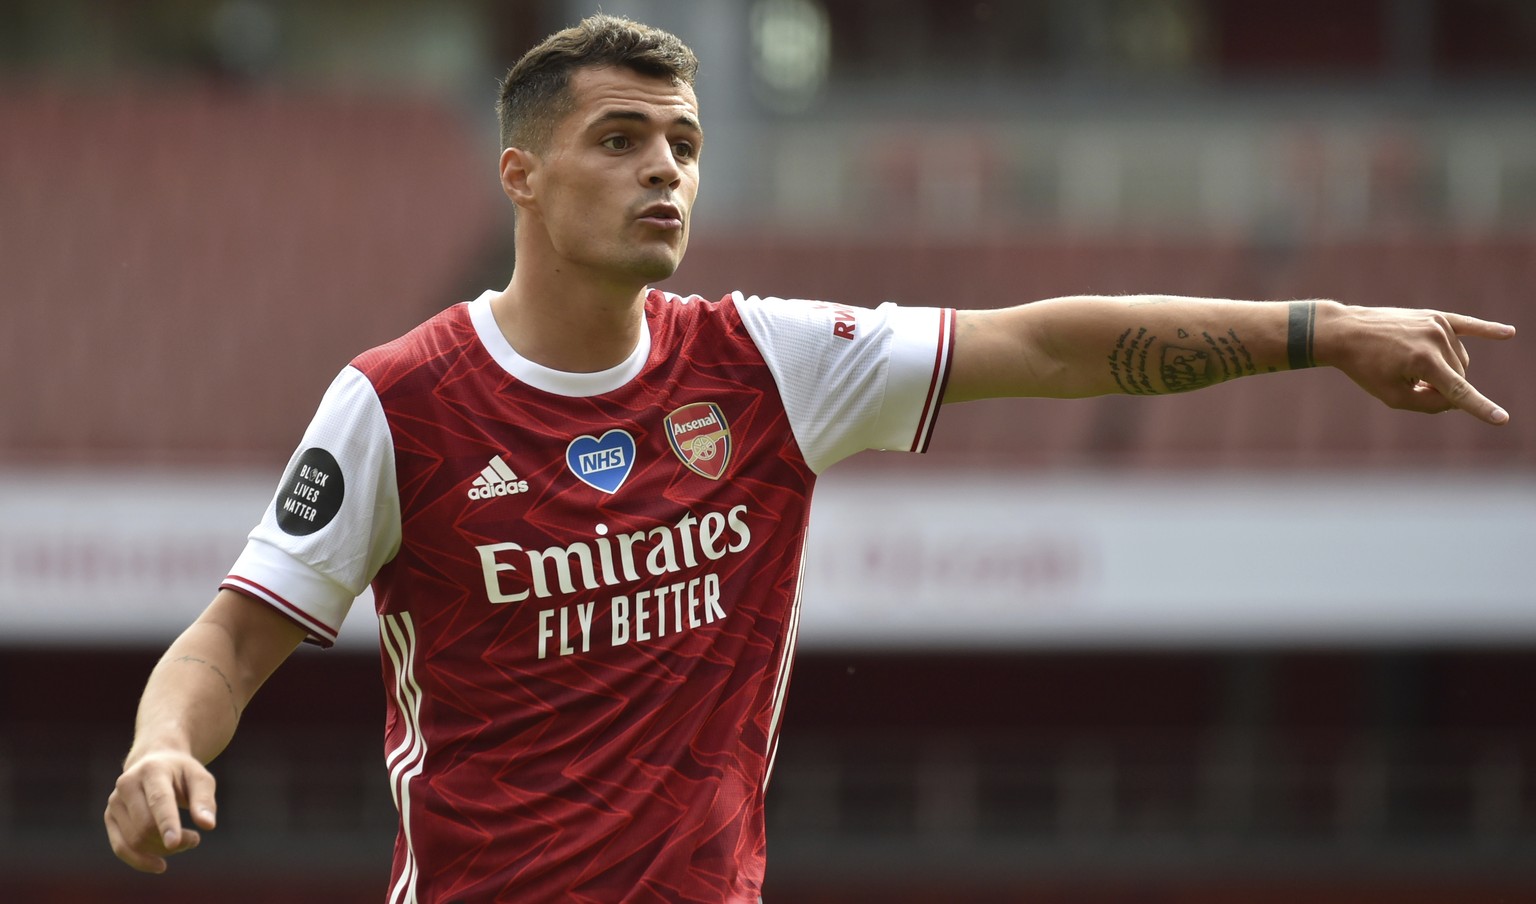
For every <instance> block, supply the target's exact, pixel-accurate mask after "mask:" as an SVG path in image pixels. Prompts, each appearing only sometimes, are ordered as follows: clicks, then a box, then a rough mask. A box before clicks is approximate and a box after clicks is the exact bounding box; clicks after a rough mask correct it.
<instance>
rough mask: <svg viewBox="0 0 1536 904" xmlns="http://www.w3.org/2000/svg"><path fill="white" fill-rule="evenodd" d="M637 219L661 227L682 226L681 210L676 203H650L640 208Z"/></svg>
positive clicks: (679, 227) (678, 227)
mask: <svg viewBox="0 0 1536 904" xmlns="http://www.w3.org/2000/svg"><path fill="white" fill-rule="evenodd" d="M637 219H639V220H640V221H641V222H644V223H649V224H651V225H653V226H657V227H660V228H662V229H681V228H683V212H682V210H681V209H679V208H678V206H677V205H676V204H667V203H665V202H663V203H660V204H652V205H650V206H649V207H646V208H644V209H643V210H641V211H640V216H639V217H637Z"/></svg>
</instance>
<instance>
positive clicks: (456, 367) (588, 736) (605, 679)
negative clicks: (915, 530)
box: [224, 291, 954, 904]
mask: <svg viewBox="0 0 1536 904" xmlns="http://www.w3.org/2000/svg"><path fill="white" fill-rule="evenodd" d="M645 317H646V327H647V328H646V329H645V330H644V331H643V338H642V341H641V342H640V344H639V346H638V347H637V348H636V349H635V352H634V354H632V355H631V356H630V358H629V359H628V360H626V361H625V362H624V363H623V364H621V365H619V366H618V367H616V368H614V369H612V370H609V371H604V372H602V373H598V374H564V373H560V372H556V371H552V370H549V369H547V368H543V367H540V366H539V365H537V364H535V363H533V362H531V361H528V360H527V359H524V358H522V357H521V356H519V355H518V354H517V352H516V351H515V350H514V349H513V347H512V346H511V345H510V344H509V343H508V342H507V341H506V339H505V337H504V336H503V335H502V334H501V332H500V330H499V329H498V327H497V326H496V323H495V320H494V317H493V316H492V314H491V311H490V305H489V296H488V295H487V296H482V297H481V298H480V299H478V300H477V301H474V302H470V303H466V304H461V305H456V306H454V307H452V308H450V309H448V310H447V311H444V312H443V313H441V314H439V315H438V316H436V317H434V318H433V319H431V320H430V321H428V322H427V323H425V324H423V325H422V326H421V327H418V328H417V329H416V330H414V331H412V332H411V333H409V334H407V335H406V336H404V337H402V338H401V339H399V340H396V341H395V342H392V343H390V344H388V345H385V346H382V347H380V348H377V349H374V350H373V351H370V352H367V353H365V354H363V355H361V356H359V357H358V358H357V359H356V360H355V361H354V362H353V364H352V366H351V367H349V368H348V369H347V370H345V371H344V372H343V373H342V375H341V376H339V377H338V378H337V380H336V382H335V383H333V384H332V386H331V389H330V390H329V391H328V392H327V394H326V397H325V399H324V400H323V401H322V403H321V406H320V411H319V412H318V413H317V415H316V417H315V420H314V421H313V422H312V423H311V426H310V428H309V430H308V432H307V433H306V435H305V438H304V441H303V443H302V444H301V447H300V449H299V451H298V452H296V453H295V455H294V458H293V460H292V461H291V462H290V466H289V471H288V474H287V476H286V477H285V478H284V481H283V484H282V485H280V487H279V489H278V493H277V496H276V498H275V500H274V504H273V506H272V507H271V509H270V510H269V511H268V512H267V513H266V515H265V516H264V518H263V520H262V523H261V524H260V525H259V526H258V527H257V528H256V530H255V531H253V532H252V534H251V539H250V542H249V543H248V545H247V547H246V550H245V552H243V553H242V555H241V557H240V559H239V561H237V562H236V564H235V567H234V568H233V570H232V572H231V574H230V576H229V577H228V578H227V579H226V581H225V584H224V586H226V587H231V588H233V589H236V590H240V591H242V592H245V593H248V594H251V595H253V596H256V597H258V598H260V599H262V600H264V601H266V602H268V603H269V604H271V605H273V606H275V607H277V608H278V609H279V610H281V611H283V612H285V613H286V614H288V615H289V616H290V617H292V618H294V619H295V620H297V621H298V622H300V623H301V624H303V625H304V626H305V627H306V628H307V629H308V630H309V632H310V635H311V639H313V640H315V641H317V642H320V643H329V642H331V641H332V640H334V638H335V632H336V628H337V627H338V626H339V624H340V622H341V619H342V617H343V616H344V615H345V613H346V610H347V606H348V605H349V604H350V602H351V599H352V598H353V597H355V596H356V595H357V594H358V593H359V592H361V590H362V589H363V587H364V586H365V585H366V584H367V583H369V582H371V583H372V585H373V588H374V595H375V599H376V603H377V607H378V613H379V619H380V637H381V640H382V657H381V658H382V662H383V672H384V680H385V685H386V690H387V695H388V718H387V729H386V735H387V736H386V746H385V757H386V765H387V767H388V769H389V774H390V780H391V783H392V788H393V791H394V795H395V801H396V804H397V806H398V807H399V811H400V831H399V835H398V838H397V842H396V848H395V860H394V875H393V877H392V879H391V884H390V900H391V902H405V901H422V902H426V901H430V902H456V901H464V902H479V901H492V900H495V901H516V902H536V901H561V902H594V904H596V902H602V904H612V902H617V901H667V902H693V901H697V902H710V904H718V902H722V901H727V902H756V901H757V900H758V896H759V893H760V889H761V884H762V878H763V872H764V865H765V847H766V845H765V839H764V832H763V802H764V794H765V791H766V787H767V782H768V775H769V773H770V771H771V768H772V760H773V755H774V751H775V747H776V743H777V737H778V731H779V721H780V716H781V714H782V712H783V705H784V698H785V693H786V690H787V687H788V683H789V676H790V663H791V658H792V655H793V651H794V647H795V632H796V627H797V624H798V611H799V608H798V607H799V601H800V581H801V571H802V569H801V562H802V558H803V553H804V545H805V536H806V525H807V517H808V508H809V504H810V498H811V490H812V487H813V485H814V483H815V479H816V475H817V474H818V473H819V472H820V471H822V470H824V469H825V468H826V467H827V466H829V465H830V464H832V463H833V462H834V461H836V460H838V459H840V458H842V457H845V456H846V455H848V454H851V453H852V452H854V451H858V450H859V449H865V448H894V449H908V450H921V449H923V448H924V447H925V446H926V444H927V440H928V436H929V433H930V431H931V429H932V425H933V421H934V417H935V415H936V411H937V407H938V405H939V402H940V399H941V396H942V392H943V383H944V379H945V376H946V374H947V371H948V361H949V352H950V348H951V344H952V334H953V317H954V314H953V311H949V310H940V309H933V308H900V307H896V306H894V305H883V306H881V307H880V308H878V309H875V310H867V309H859V308H847V307H842V306H837V305H826V304H819V303H813V302H795V301H784V300H779V299H759V298H755V297H753V298H747V297H743V296H741V295H739V294H737V295H732V296H730V297H727V298H725V299H723V300H721V301H719V302H706V301H704V300H702V299H698V298H689V299H685V298H680V297H678V296H674V295H668V294H665V293H662V292H659V291H652V292H651V293H649V295H648V298H647V302H646V307H645Z"/></svg>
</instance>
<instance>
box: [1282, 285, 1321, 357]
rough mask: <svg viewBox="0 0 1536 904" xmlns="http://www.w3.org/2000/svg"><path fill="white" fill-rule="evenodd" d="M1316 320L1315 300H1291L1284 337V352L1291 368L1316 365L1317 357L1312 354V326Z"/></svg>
mask: <svg viewBox="0 0 1536 904" xmlns="http://www.w3.org/2000/svg"><path fill="white" fill-rule="evenodd" d="M1316 320H1317V302H1315V301H1293V302H1291V317H1290V328H1289V330H1287V332H1286V338H1285V352H1286V357H1287V358H1288V359H1289V360H1290V365H1291V370H1301V369H1302V368H1304V367H1316V366H1317V359H1316V358H1314V357H1313V356H1312V327H1313V324H1314V323H1315V322H1316Z"/></svg>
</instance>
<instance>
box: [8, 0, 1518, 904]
mask: <svg viewBox="0 0 1536 904" xmlns="http://www.w3.org/2000/svg"><path fill="white" fill-rule="evenodd" d="M602 6H603V9H604V10H605V11H607V12H612V13H619V14H625V15H630V16H633V17H635V18H639V19H642V20H646V21H649V22H652V23H654V24H657V25H660V26H662V27H665V28H668V29H671V30H673V31H675V32H677V33H678V34H680V35H681V36H682V37H683V38H684V39H685V40H687V41H688V42H689V43H690V44H691V45H692V46H693V47H694V48H695V49H696V50H697V51H698V53H699V55H700V57H701V58H702V59H703V63H704V74H703V82H702V84H701V86H700V90H699V95H700V98H701V102H702V105H703V111H704V116H705V121H706V123H707V127H708V130H709V149H708V153H706V154H705V155H704V166H705V183H704V184H705V188H704V193H703V195H702V198H701V203H700V205H699V208H698V211H697V219H696V226H695V232H694V240H693V247H692V248H691V250H690V253H689V258H688V260H687V262H686V263H685V264H684V266H683V268H682V270H681V271H680V272H679V273H678V275H677V276H676V277H675V278H674V279H673V280H671V281H670V282H669V284H668V287H669V288H675V289H677V290H680V291H685V292H698V293H700V294H705V295H718V294H723V293H724V292H726V291H729V290H731V289H735V288H740V289H743V290H746V291H748V292H756V293H762V294H778V295H799V296H808V297H823V298H829V299H833V300H837V301H843V302H849V303H854V304H864V305H870V304H875V303H878V302H879V301H882V300H885V299H895V300H900V301H904V302H907V303H933V304H945V305H956V306H961V307H975V306H992V305H997V304H1003V303H1010V302H1014V301H1020V300H1027V299H1033V298H1040V297H1048V296H1052V295H1059V294H1072V293H1087V292H1094V293H1117V292H1139V291H1159V292H1171V293H1185V294H1214V295H1229V296H1237V297H1272V298H1295V297H1317V296H1321V297H1336V298H1340V299H1343V300H1346V301H1353V302H1363V303H1369V304H1407V305H1439V306H1446V307H1450V308H1453V309H1457V310H1462V311H1466V312H1468V313H1473V314H1478V315H1483V316H1487V317H1493V318H1500V319H1507V320H1510V321H1514V322H1516V323H1518V324H1520V325H1521V326H1522V327H1524V328H1525V330H1526V333H1527V335H1526V336H1525V337H1523V338H1522V339H1520V340H1519V341H1518V342H1517V343H1515V344H1511V345H1505V346H1500V347H1493V346H1490V345H1478V346H1476V347H1474V348H1473V349H1472V351H1473V355H1474V358H1475V363H1474V376H1475V378H1476V380H1477V382H1478V384H1479V385H1480V386H1481V387H1482V388H1483V389H1484V391H1485V392H1486V393H1487V394H1489V395H1490V396H1492V397H1493V398H1495V399H1496V400H1498V401H1500V402H1501V403H1503V404H1504V405H1505V406H1506V407H1507V408H1509V410H1510V411H1511V412H1512V413H1513V415H1514V421H1513V423H1511V424H1510V425H1509V426H1508V427H1506V428H1504V429H1491V428H1486V427H1483V426H1481V425H1478V424H1476V423H1474V422H1473V421H1472V420H1471V419H1470V418H1466V417H1461V416H1453V415H1444V416H1440V417H1434V418H1429V417H1421V416H1415V415H1408V414H1402V413H1397V412H1392V411H1388V410H1386V409H1384V408H1382V407H1380V406H1378V405H1376V404H1375V403H1374V402H1372V401H1371V400H1369V399H1367V398H1365V397H1364V396H1363V395H1361V394H1359V393H1357V392H1356V391H1355V390H1354V389H1353V388H1352V387H1350V386H1349V385H1348V383H1347V381H1346V380H1344V379H1343V378H1342V377H1339V376H1338V375H1337V374H1335V373H1330V372H1308V373H1304V374H1293V375H1288V376H1286V377H1283V378H1273V377H1261V378H1256V379H1254V380H1250V381H1245V382H1243V383H1242V384H1240V385H1237V386H1224V387H1218V388H1215V389H1212V390H1209V391H1206V392H1202V393H1199V394H1196V395H1193V396H1187V397H1176V398H1166V399H1153V400H1147V399H1135V400H1132V399H1123V398H1105V399H1096V400H1087V401H1078V402H1049V401H1031V402H1018V403H995V402H994V403H975V404H972V405H967V406H959V407H955V408H951V409H948V410H946V412H945V413H944V415H943V417H942V418H941V424H940V432H939V437H938V439H937V440H936V441H935V445H934V449H933V451H932V452H931V453H930V454H929V455H928V456H927V457H926V459H918V458H915V457H910V456H864V457H863V458H861V459H857V460H855V461H853V462H849V463H846V464H844V465H841V466H839V467H838V468H837V469H836V470H835V471H833V472H832V474H831V475H829V476H828V478H827V479H826V480H825V481H824V482H823V487H824V489H823V491H822V496H821V499H820V500H819V502H820V505H821V507H820V508H819V509H818V517H817V519H816V526H815V530H816V531H817V542H816V544H815V548H814V551H813V554H812V561H811V567H812V570H813V578H812V584H811V585H810V589H809V591H808V599H807V603H806V615H805V623H804V626H803V630H802V632H801V636H802V638H803V640H802V652H801V655H800V659H799V664H798V666H797V670H796V674H795V679H794V689H793V693H792V694H791V695H790V704H789V710H788V714H787V726H786V730H785V738H784V741H783V745H782V748H781V752H780V756H779V760H778V764H777V766H776V769H775V775H774V784H773V789H772V795H773V796H772V805H771V809H770V811H769V822H770V835H769V839H770V841H769V843H770V857H769V879H768V886H767V897H768V900H769V901H772V902H789V904H796V902H813V904H814V902H875V901H879V902H884V904H919V902H924V904H926V902H1012V901H1042V902H1067V904H1111V902H1113V904H1119V902H1138V904H1152V902H1156V904H1173V902H1179V904H1184V902H1188V904H1196V902H1224V904H1225V902H1280V901H1285V902H1291V901H1301V900H1304V901H1308V902H1323V904H1326V902H1346V901H1347V902H1362V901H1373V902H1374V901H1391V902H1396V904H1420V902H1464V901H1481V902H1498V901H1502V902H1519V901H1533V900H1536V724H1533V713H1536V591H1533V590H1532V582H1531V577H1530V573H1531V556H1532V553H1533V552H1536V379H1533V372H1536V366H1533V365H1536V350H1533V349H1536V346H1533V344H1532V343H1533V339H1536V336H1533V335H1531V333H1532V331H1533V330H1536V322H1532V321H1531V318H1530V317H1529V316H1528V315H1527V311H1528V310H1529V309H1530V298H1531V293H1532V286H1533V285H1536V3H1532V2H1528V0H1292V2H1289V3H1284V4H1272V3H1251V2H1243V0H1013V2H1009V0H992V2H960V0H878V2H876V0H715V2H697V3H693V2H683V0H607V2H605V3H603V4H602ZM592 11H593V6H592V5H591V4H590V3H586V2H544V3H535V2H511V0H508V2H490V0H441V2H434V3H430V4H429V3H412V2H401V0H377V2H373V0H370V2H363V0H350V2H326V3H305V2H300V0H4V2H0V136H3V137H0V294H3V300H0V399H3V408H0V898H3V899H4V900H6V901H15V902H27V904H31V902H47V904H76V902H98V901H114V902H139V901H145V902H148V901H156V902H161V904H171V902H180V901H187V902H191V901H204V900H219V901H224V902H230V904H244V902H258V901H260V902H267V901H274V900H282V901H287V902H293V904H305V902H353V901H356V902H374V901H378V900H381V899H382V892H383V887H384V881H385V878H386V876H387V863H388V856H389V849H390V845H391V841H392V833H393V827H394V820H393V810H392V805H391V803H390V801H389V797H388V791H387V788H386V784H385V782H384V781H383V777H384V774H383V769H382V750H381V745H380V728H381V725H382V711H383V709H382V703H381V697H380V692H379V690H378V680H379V679H378V665H377V659H376V657H377V653H376V650H375V648H374V646H373V637H374V634H373V631H374V624H373V621H374V620H373V617H372V615H371V612H370V611H368V607H367V605H366V603H364V604H360V605H359V607H358V609H356V610H355V611H354V614H353V616H352V618H351V619H349V620H348V624H347V626H346V629H345V630H344V642H343V643H342V644H341V645H340V647H339V648H338V649H337V650H334V651H329V652H325V653H321V652H318V651H314V650H309V649H305V650H302V651H301V652H300V653H299V654H298V655H296V656H295V658H294V659H293V660H292V661H291V662H290V663H289V664H288V665H287V666H286V667H285V668H284V669H283V670H281V671H280V672H279V674H278V675H277V676H276V677H275V678H274V679H273V680H272V681H271V682H270V684H269V685H268V687H267V688H266V689H265V690H264V691H263V693H262V695H261V696H260V697H259V698H258V700H257V701H256V703H255V704H254V705H253V707H252V708H251V709H250V711H249V712H248V713H247V715H246V717H245V721H244V725H243V726H242V729H241V734H240V736H239V737H238V738H237V740H236V743H235V745H234V746H233V747H232V749H231V750H230V751H229V752H228V753H227V754H226V755H225V756H224V757H222V758H221V760H220V761H219V763H218V764H217V767H216V771H217V774H218V776H219V779H220V782H221V794H222V808H221V827H220V828H219V829H218V830H217V831H216V832H215V833H213V835H212V836H211V837H210V838H209V839H207V840H206V841H205V843H204V846H203V849H202V850H200V851H198V852H197V853H196V854H195V855H192V856H189V857H186V858H181V859H180V860H179V861H178V862H175V863H174V864H173V868H172V871H171V873H170V874H169V875H167V876H165V877H159V878H151V877H144V876H139V875H137V874H134V873H132V872H130V871H129V870H127V869H126V868H125V867H122V866H121V865H119V864H118V863H117V862H116V861H115V860H114V859H113V858H112V856H111V853H110V851H109V850H108V848H107V845H106V842H105V840H104V837H103V833H102V831H101V828H100V818H99V814H100V811H101V809H102V807H103V805H104V802H105V798H106V794H107V792H108V790H109V788H110V786H111V782H112V780H113V779H114V777H115V776H116V772H117V765H118V762H119V760H120V758H121V756H122V754H123V752H124V751H125V750H126V747H127V745H128V742H129V738H130V731H131V723H132V718H133V710H134V705H135V702H136V698H137V694H138V691H139V689H140V687H141V685H142V681H143V679H144V677H145V676H146V674H147V673H148V670H149V668H150V667H151V665H152V664H153V663H154V661H155V659H156V658H157V656H158V655H159V653H160V651H161V650H162V649H163V648H164V646H165V644H166V643H167V642H168V641H169V640H170V639H171V638H172V637H173V636H174V635H175V633H176V632H177V631H179V629H180V628H181V627H182V626H183V625H185V624H186V623H187V622H188V621H189V620H190V619H191V618H192V617H193V616H195V614H196V613H197V612H198V611H200V609H201V607H202V606H203V605H204V604H205V603H206V601H207V600H208V599H209V597H210V596H211V593H212V588H213V587H214V585H215V584H216V582H217V581H218V580H219V578H220V577H222V575H223V574H224V569H225V568H226V567H227V565H228V564H229V562H230V561H232V560H233V558H234V556H235V554H236V553H237V552H238V550H239V548H240V545H241V542H242V539H243V536H244V532H245V531H246V530H247V529H248V527H249V525H250V524H251V523H253V522H254V520H255V519H256V518H257V517H258V515H259V512H260V510H261V507H262V506H263V505H265V504H266V501H267V499H268V498H269V495H270V493H271V490H272V487H273V486H275V482H276V480H277V477H278V475H279V471H280V470H281V468H282V465H283V463H284V461H285V460H286V457H287V455H288V453H289V452H290V450H291V449H292V446H293V444H294V443H295V442H296V441H297V439H298V437H299V435H300V433H301V431H302V429H303V426H304V424H305V423H306V421H307V419H308V417H309V414H310V412H311V411H312V409H313V406H314V404H315V403H316V402H317V401H318V399H319V396H320V393H321V391H322V390H323V388H324V387H325V386H326V384H327V382H328V381H329V379H330V378H331V376H332V375H333V374H334V373H335V372H336V370H337V369H338V368H340V367H341V366H342V365H344V364H345V363H346V362H347V360H348V359H349V358H350V357H351V356H352V355H353V354H354V353H356V352H357V351H360V350H362V349H364V348H367V347H369V346H370V345H373V344H375V343H377V342H380V341H383V340H386V339H389V338H392V337H394V336H395V335H397V334H399V333H400V332H402V331H404V330H406V329H408V328H409V327H411V326H413V325H414V324H416V323H417V322H418V321H420V320H421V319H423V318H424V317H426V316H428V315H429V314H431V313H432V312H434V311H436V310H438V309H440V308H442V307H444V306H446V305H447V304H449V303H451V302H453V301H456V300H459V299H465V298H470V297H473V296H474V295H475V294H477V293H478V292H479V291H480V290H482V289H483V288H489V287H499V286H501V285H503V284H504V282H505V280H506V277H507V273H508V272H509V265H510V258H511V254H510V216H509V213H508V210H507V205H506V204H505V202H504V200H503V199H502V198H501V196H500V194H499V192H498V189H497V184H496V180H495V175H494V173H495V157H496V151H497V148H496V141H495V137H494V126H493V114H492V109H491V107H492V102H493V96H494V85H495V80H496V78H497V77H498V76H499V75H500V73H501V72H502V71H504V69H505V67H506V66H507V65H509V64H510V63H511V61H513V60H514V59H515V58H516V57H517V55H518V54H520V53H521V52H522V51H523V50H524V49H526V48H527V47H528V46H530V45H531V44H532V43H533V42H534V41H536V40H537V39H539V38H540V37H542V36H543V35H545V34H547V33H548V32H550V31H552V30H554V29H556V28H559V27H562V26H564V25H566V24H569V23H570V22H573V21H574V20H576V19H578V18H580V17H581V16H583V15H585V14H588V13H590V12H592Z"/></svg>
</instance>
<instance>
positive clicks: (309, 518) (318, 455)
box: [275, 449, 347, 537]
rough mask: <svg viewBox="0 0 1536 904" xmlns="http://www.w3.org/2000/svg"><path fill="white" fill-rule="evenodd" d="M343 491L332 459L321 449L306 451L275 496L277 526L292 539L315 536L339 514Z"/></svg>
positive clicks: (339, 470)
mask: <svg viewBox="0 0 1536 904" xmlns="http://www.w3.org/2000/svg"><path fill="white" fill-rule="evenodd" d="M346 490H347V484H346V481H345V480H343V479H342V477H341V465H339V464H337V463H336V458H335V456H333V455H331V453H329V452H327V451H325V450H324V449H305V450H304V452H303V454H301V455H300V456H299V458H298V460H297V461H295V462H294V463H293V467H292V468H291V469H290V470H289V471H288V475H287V476H286V477H284V478H283V486H282V489H281V490H280V491H279V492H278V494H277V503H276V511H275V514H276V515H277V526H278V527H280V528H282V530H283V533H285V534H292V535H293V536H295V537H304V536H308V535H309V534H312V533H314V532H315V531H317V530H319V529H320V528H322V527H325V526H326V525H327V524H330V523H331V520H332V519H334V518H335V517H336V513H337V512H339V511H341V500H342V497H344V496H345V495H346Z"/></svg>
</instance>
